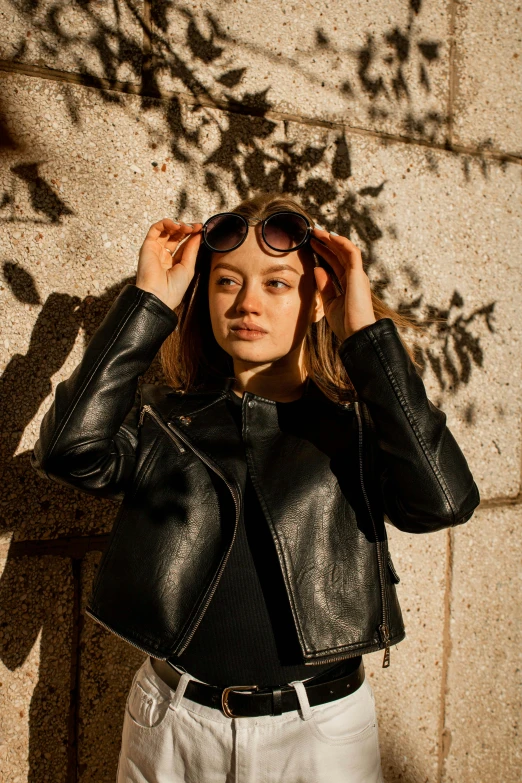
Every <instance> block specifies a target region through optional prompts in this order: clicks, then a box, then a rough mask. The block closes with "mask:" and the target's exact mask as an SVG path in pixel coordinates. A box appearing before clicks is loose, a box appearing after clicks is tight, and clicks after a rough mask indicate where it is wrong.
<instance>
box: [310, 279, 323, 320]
mask: <svg viewBox="0 0 522 783" xmlns="http://www.w3.org/2000/svg"><path fill="white" fill-rule="evenodd" d="M323 317H324V305H323V297H322V296H321V292H320V291H319V289H318V288H316V289H315V292H314V304H313V308H312V323H317V322H318V321H320V320H321V318H323Z"/></svg>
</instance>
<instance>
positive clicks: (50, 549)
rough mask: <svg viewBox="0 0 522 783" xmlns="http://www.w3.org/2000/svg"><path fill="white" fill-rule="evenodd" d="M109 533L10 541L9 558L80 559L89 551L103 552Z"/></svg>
mask: <svg viewBox="0 0 522 783" xmlns="http://www.w3.org/2000/svg"><path fill="white" fill-rule="evenodd" d="M109 535H110V534H109V533H104V534H101V535H92V536H74V537H73V536H67V537H65V536H64V537H59V536H58V537H56V538H44V539H38V538H37V539H27V540H25V541H12V542H11V545H10V547H9V557H30V556H37V557H40V556H42V555H52V556H53V557H60V556H63V557H73V558H81V557H83V556H84V555H86V554H87V552H91V551H93V550H94V551H103V550H104V549H105V547H106V546H107V543H108V541H109Z"/></svg>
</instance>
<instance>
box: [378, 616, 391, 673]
mask: <svg viewBox="0 0 522 783" xmlns="http://www.w3.org/2000/svg"><path fill="white" fill-rule="evenodd" d="M379 631H380V633H381V637H382V640H383V642H384V643H385V644H386V647H385V648H384V658H383V660H382V668H383V669H386V668H387V667H388V666H389V665H390V645H389V644H388V642H389V641H390V631H389V630H388V626H387V625H386V623H383V624H382V625H380V626H379Z"/></svg>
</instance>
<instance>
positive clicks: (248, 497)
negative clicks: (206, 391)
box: [169, 391, 361, 687]
mask: <svg viewBox="0 0 522 783" xmlns="http://www.w3.org/2000/svg"><path fill="white" fill-rule="evenodd" d="M228 398H229V403H228V404H229V408H230V411H231V413H232V415H233V417H234V420H235V421H236V424H237V426H238V428H239V432H240V433H241V431H242V398H241V397H239V396H238V395H237V394H235V393H234V392H233V391H230V392H229V395H228ZM278 405H285V406H289V408H288V409H287V410H288V411H290V410H291V406H292V403H291V402H289V403H281V402H279V403H278ZM242 489H243V496H244V513H242V514H241V518H240V520H239V524H238V530H237V535H236V539H235V541H234V544H233V546H232V549H231V551H230V556H229V558H228V561H227V564H226V566H225V569H224V571H223V574H222V575H221V579H220V581H219V583H218V586H217V588H216V592H215V593H214V595H213V597H212V600H211V602H210V604H209V606H208V608H207V610H206V612H205V614H204V615H203V618H202V620H201V623H200V625H199V627H198V628H197V630H196V632H195V634H194V637H193V638H192V640H191V641H190V644H189V645H188V647H187V649H186V650H185V651H184V652H183V654H182V655H181V656H179V657H171V658H170V659H169V660H171V661H172V662H173V663H175V664H180V665H181V666H182V667H183V668H185V669H186V670H187V671H188V672H190V673H191V674H192V675H194V677H197V678H198V679H200V680H203V681H204V682H207V683H210V684H212V685H218V686H223V687H225V686H227V685H259V686H261V687H264V686H276V685H283V684H286V683H288V682H291V681H292V680H304V679H306V678H308V677H314V676H316V675H319V674H320V673H322V672H325V671H327V670H334V669H335V670H337V668H338V667H339V663H337V664H332V663H331V662H330V663H323V664H317V665H313V666H305V665H304V663H303V659H302V655H301V651H300V647H299V642H298V639H297V634H296V631H295V626H294V621H293V617H292V613H291V609H290V604H289V602H288V597H287V593H286V588H285V585H284V581H283V576H282V573H281V568H280V565H279V559H278V556H277V553H276V549H275V546H274V542H273V539H272V535H271V533H270V530H269V528H268V525H267V523H266V520H265V517H264V515H263V513H262V510H261V507H260V505H259V501H258V499H257V495H256V492H255V489H254V487H253V485H252V482H251V479H250V476H249V475H248V473H247V478H246V486H245V487H243V488H242ZM360 661H361V656H355V657H353V658H348V659H346V661H344V662H343V663H342V667H341V668H342V672H343V673H345V672H346V673H348V672H349V671H353V670H355V669H356V668H357V667H358V666H359V663H360Z"/></svg>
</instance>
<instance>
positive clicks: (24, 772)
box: [0, 538, 73, 783]
mask: <svg viewBox="0 0 522 783" xmlns="http://www.w3.org/2000/svg"><path fill="white" fill-rule="evenodd" d="M0 558H1V559H0V573H1V577H0V659H1V660H0V769H1V779H2V781H5V782H6V783H14V782H15V781H24V780H28V781H29V780H30V781H31V783H33V781H34V783H40V781H42V783H43V781H53V783H55V781H56V783H61V781H64V783H65V781H66V780H67V763H68V748H67V743H68V731H69V689H70V676H71V668H70V644H71V633H72V605H73V595H72V579H71V569H70V561H69V560H67V559H64V558H55V557H43V558H37V557H17V558H14V557H13V556H12V555H11V554H10V547H9V541H8V539H7V538H3V539H1V543H0Z"/></svg>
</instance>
